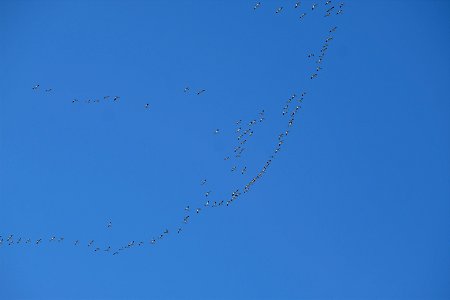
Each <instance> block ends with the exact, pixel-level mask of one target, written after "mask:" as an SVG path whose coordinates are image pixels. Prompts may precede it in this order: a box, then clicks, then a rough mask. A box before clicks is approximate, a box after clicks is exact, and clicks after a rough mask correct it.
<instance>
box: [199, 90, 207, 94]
mask: <svg viewBox="0 0 450 300" xmlns="http://www.w3.org/2000/svg"><path fill="white" fill-rule="evenodd" d="M204 92H206V90H200V91H198V92H197V95H200V94H201V93H204Z"/></svg>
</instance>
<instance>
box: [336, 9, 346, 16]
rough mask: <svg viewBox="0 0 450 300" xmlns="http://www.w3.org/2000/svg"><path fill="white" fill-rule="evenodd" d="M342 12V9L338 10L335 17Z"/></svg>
mask: <svg viewBox="0 0 450 300" xmlns="http://www.w3.org/2000/svg"><path fill="white" fill-rule="evenodd" d="M343 12H344V11H343V10H342V9H340V10H338V12H337V13H336V14H337V15H340V14H342V13H343Z"/></svg>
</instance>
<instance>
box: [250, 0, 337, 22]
mask: <svg viewBox="0 0 450 300" xmlns="http://www.w3.org/2000/svg"><path fill="white" fill-rule="evenodd" d="M318 5H319V4H318V3H313V4H312V6H311V10H312V11H313V10H315V9H316V8H317V7H318ZM344 5H345V3H344V2H341V3H339V4H338V7H339V9H338V10H337V12H336V15H340V14H342V13H343V12H344V11H343V10H342V8H343V7H344ZM261 6H262V5H261V2H257V3H256V4H255V5H254V6H253V10H257V9H259V8H261ZM301 6H302V5H301V2H300V1H298V2H295V4H294V6H293V7H294V9H297V8H299V7H301ZM325 8H326V13H325V15H324V17H329V16H331V14H332V12H333V10H334V8H335V7H334V6H333V5H332V1H331V0H327V1H326V2H325ZM282 11H283V6H279V7H277V8H276V9H275V13H276V14H280V13H281V12H282ZM306 15H307V13H306V12H304V13H302V14H301V15H300V19H303V18H304V17H305V16H306Z"/></svg>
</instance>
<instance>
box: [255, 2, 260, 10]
mask: <svg viewBox="0 0 450 300" xmlns="http://www.w3.org/2000/svg"><path fill="white" fill-rule="evenodd" d="M260 6H261V2H258V3H256V4H255V6H253V9H257V8H259V7H260Z"/></svg>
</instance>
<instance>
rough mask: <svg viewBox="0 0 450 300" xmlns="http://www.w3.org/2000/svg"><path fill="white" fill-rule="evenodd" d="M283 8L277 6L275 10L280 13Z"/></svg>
mask: <svg viewBox="0 0 450 300" xmlns="http://www.w3.org/2000/svg"><path fill="white" fill-rule="evenodd" d="M282 10H283V6H280V7H278V8H277V10H276V11H275V13H276V14H278V13H280V12H281V11H282Z"/></svg>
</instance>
